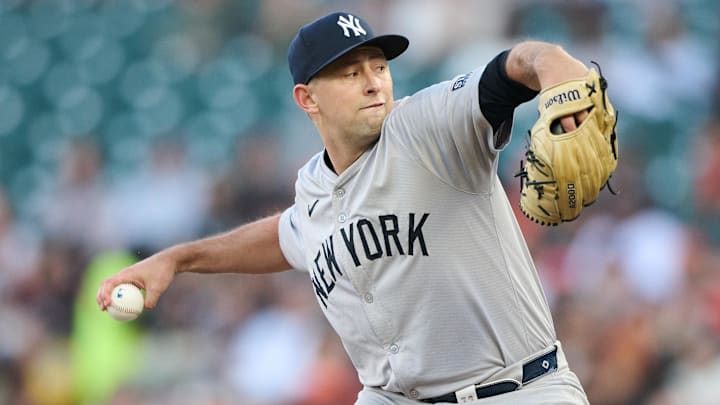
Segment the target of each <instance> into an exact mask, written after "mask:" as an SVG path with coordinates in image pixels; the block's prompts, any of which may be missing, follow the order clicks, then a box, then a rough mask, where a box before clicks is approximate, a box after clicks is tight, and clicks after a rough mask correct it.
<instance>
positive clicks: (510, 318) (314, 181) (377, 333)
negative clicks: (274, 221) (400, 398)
mask: <svg viewBox="0 0 720 405" xmlns="http://www.w3.org/2000/svg"><path fill="white" fill-rule="evenodd" d="M482 73H483V70H482V69H477V70H475V71H472V72H470V73H468V74H465V75H462V76H458V77H456V78H455V79H454V80H451V81H447V82H443V83H439V84H436V85H434V86H431V87H428V88H426V89H424V90H422V91H420V92H418V93H416V94H414V95H413V96H410V97H406V98H404V99H402V100H400V101H398V102H397V103H396V106H395V108H394V109H393V111H392V112H391V113H390V114H389V115H388V116H387V118H386V120H385V123H384V125H383V128H382V133H381V136H380V138H379V140H378V142H377V143H376V144H375V145H374V146H373V147H372V148H370V149H368V150H367V151H366V152H365V153H364V154H363V155H362V156H360V158H358V159H357V161H355V162H354V163H353V164H352V165H351V166H350V167H349V168H348V169H347V170H346V171H345V172H343V173H342V174H341V175H339V176H338V175H336V174H335V173H334V172H333V171H332V170H331V169H330V168H329V167H328V165H327V164H326V163H325V160H324V154H323V153H319V154H317V155H316V156H314V157H313V158H312V159H311V160H310V161H309V162H308V163H307V164H306V165H305V166H304V167H303V168H302V169H300V171H299V172H298V179H297V183H296V198H295V203H294V205H293V206H291V207H290V208H288V209H287V210H286V211H285V212H284V213H283V214H282V216H281V220H280V225H279V233H280V245H281V248H282V250H283V253H284V255H285V257H286V258H287V260H288V262H289V263H290V264H291V265H292V266H293V267H295V268H297V269H302V270H305V271H307V272H308V273H309V275H310V280H311V282H312V288H313V289H314V291H315V293H316V295H317V300H318V302H319V305H320V307H321V308H322V310H323V311H324V313H325V315H326V316H327V319H328V320H329V322H330V323H331V324H332V326H333V327H334V329H335V330H336V331H337V333H338V334H339V336H340V338H341V339H342V342H343V344H344V346H345V349H346V350H347V352H348V354H349V356H350V359H351V360H352V362H353V364H354V365H355V367H356V369H357V371H358V374H359V378H360V381H361V382H362V384H364V385H365V386H368V387H378V388H382V389H384V390H387V391H392V392H398V393H402V394H404V395H406V396H408V397H410V398H427V397H433V396H436V395H441V394H445V393H447V392H452V391H454V390H457V389H459V388H462V387H465V386H468V385H470V384H476V383H478V384H479V383H482V382H484V381H492V380H493V379H495V378H497V376H498V375H501V374H502V372H503V370H504V369H505V368H506V367H508V366H509V365H511V364H515V363H517V362H519V361H521V360H522V359H525V358H528V356H530V355H532V354H535V353H538V352H539V351H542V350H545V349H546V348H548V347H549V346H551V345H552V344H553V343H554V342H555V340H556V337H555V331H554V327H553V324H552V320H551V316H550V311H549V309H548V304H547V301H546V299H545V296H544V294H543V292H542V289H541V286H540V281H539V279H538V276H537V273H536V271H535V268H534V265H533V262H532V260H531V257H530V254H529V252H528V249H527V246H526V244H525V242H524V239H523V237H522V235H521V232H520V229H519V227H518V224H517V222H516V220H515V216H514V214H513V211H512V209H511V206H510V204H509V202H508V200H507V197H506V195H505V193H504V190H503V187H502V185H501V184H500V180H499V178H498V176H497V164H498V153H499V151H500V149H502V147H503V146H504V144H505V143H502V142H501V145H499V146H497V145H496V139H495V137H494V135H493V132H494V131H493V128H492V127H491V125H490V123H489V122H488V120H487V119H486V118H485V117H484V116H483V114H482V113H481V110H480V108H479V107H478V106H479V95H478V84H479V80H480V77H481V75H482ZM509 130H510V128H509V125H503V126H501V128H500V130H499V131H496V134H497V133H498V132H500V133H501V134H500V135H504V136H501V137H500V139H504V142H507V140H508V138H509Z"/></svg>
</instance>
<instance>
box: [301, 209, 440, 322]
mask: <svg viewBox="0 0 720 405" xmlns="http://www.w3.org/2000/svg"><path fill="white" fill-rule="evenodd" d="M400 215H405V216H406V217H407V222H406V223H407V224H408V225H407V227H402V226H401V225H400V224H401V222H402V221H399V218H398V217H399V214H385V215H379V216H378V217H377V218H362V219H358V220H357V221H354V222H350V223H349V224H347V225H346V226H344V227H342V228H340V229H339V230H338V232H336V233H334V234H332V235H330V236H329V237H327V238H326V239H325V240H324V241H323V242H322V243H321V244H320V247H319V248H318V250H317V253H316V254H315V258H314V259H313V265H312V269H311V271H312V274H311V275H310V278H311V280H312V283H313V287H314V289H315V294H316V295H317V297H318V300H319V301H320V303H321V304H322V305H323V306H324V307H325V308H327V307H328V303H329V301H330V296H331V293H332V291H333V290H334V289H335V284H336V282H337V280H338V277H341V276H344V273H345V272H346V271H352V268H350V269H348V268H347V266H348V265H349V266H350V267H359V266H360V265H364V264H366V263H368V262H373V261H375V260H380V259H385V258H389V257H392V256H393V255H399V256H404V255H408V256H415V255H422V256H429V255H430V252H429V251H428V247H427V244H426V243H425V235H424V234H423V226H424V225H425V223H426V221H427V220H428V218H429V217H430V213H427V212H425V213H414V212H410V213H407V214H400ZM336 249H343V250H344V251H345V253H347V254H348V255H349V257H350V258H351V260H350V261H349V262H348V263H343V264H342V265H341V264H340V263H339V261H338V259H337V255H336V254H335V251H336ZM343 267H345V268H343Z"/></svg>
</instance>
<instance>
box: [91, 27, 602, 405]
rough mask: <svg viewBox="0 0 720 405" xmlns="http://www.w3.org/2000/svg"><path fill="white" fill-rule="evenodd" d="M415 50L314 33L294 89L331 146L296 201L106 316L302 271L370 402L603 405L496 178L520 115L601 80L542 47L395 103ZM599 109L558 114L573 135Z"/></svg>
mask: <svg viewBox="0 0 720 405" xmlns="http://www.w3.org/2000/svg"><path fill="white" fill-rule="evenodd" d="M407 47H408V40H407V39H406V38H405V37H403V36H400V35H380V36H376V35H374V34H373V32H372V30H371V28H370V26H369V25H368V24H367V22H366V21H364V20H363V19H361V18H360V17H358V16H356V15H354V14H350V13H333V14H329V15H326V16H324V17H322V18H320V19H318V20H316V21H314V22H312V23H310V24H308V25H306V26H304V27H302V28H301V29H300V30H299V31H298V33H297V35H296V36H295V38H294V39H293V40H292V42H291V44H290V47H289V52H288V62H289V65H290V72H291V74H292V78H293V80H294V83H295V85H294V88H293V93H292V94H293V97H294V100H295V102H296V104H297V105H298V107H299V108H300V109H302V110H303V111H304V112H305V113H307V115H308V116H309V117H310V119H311V120H312V122H313V123H314V124H315V126H316V127H317V131H318V133H319V135H320V137H321V138H322V141H323V144H324V147H325V148H324V150H323V151H321V152H319V153H318V154H317V155H315V156H314V157H313V158H311V159H310V160H309V161H308V162H307V164H306V165H305V166H304V167H302V168H301V169H300V170H299V172H298V177H297V182H296V186H295V188H296V196H295V202H294V204H293V205H292V206H291V207H289V208H287V209H286V210H285V211H284V212H282V213H281V214H278V215H274V216H271V217H269V218H265V219H262V220H259V221H257V222H253V223H250V224H247V225H244V226H241V227H239V228H237V229H234V230H232V231H229V232H227V233H224V234H221V235H217V236H212V237H209V238H205V239H201V240H198V241H194V242H189V243H184V244H180V245H177V246H173V247H170V248H168V249H166V250H164V251H161V252H159V253H157V254H155V255H154V256H151V257H150V258H147V259H145V260H143V261H141V262H139V263H137V264H135V265H133V266H130V267H128V268H126V269H124V270H123V271H121V272H119V273H118V274H116V275H114V276H112V277H110V278H108V279H106V280H105V281H104V282H103V283H102V285H101V286H100V289H99V291H98V297H97V300H98V304H99V306H100V307H101V309H105V308H107V306H108V304H109V303H110V291H111V290H112V289H113V287H114V286H115V285H117V284H119V283H123V282H131V283H135V284H136V285H138V286H140V287H142V288H144V289H145V290H146V292H147V297H146V306H147V307H148V308H152V307H154V306H155V305H156V303H157V300H158V297H159V296H160V295H161V294H162V293H163V292H164V291H165V290H166V288H167V287H168V285H169V283H170V282H171V280H172V279H173V277H174V276H175V275H176V274H178V273H182V272H199V273H221V272H225V273H227V272H230V273H233V272H234V273H271V272H279V271H285V270H288V269H291V268H293V269H299V270H302V271H305V272H307V273H308V276H309V283H308V286H309V288H312V290H313V291H314V292H315V295H316V297H317V302H318V305H319V307H320V308H321V309H322V311H323V312H324V314H325V315H326V317H327V319H328V321H329V322H330V323H331V324H332V326H333V328H334V329H335V331H336V332H337V333H338V335H339V336H340V338H341V340H342V343H343V345H344V347H345V349H346V350H347V353H348V355H349V357H350V359H351V361H352V363H353V364H354V366H355V368H356V369H357V372H358V376H359V378H360V381H361V383H362V384H363V386H364V388H363V390H362V391H361V392H360V393H359V395H358V399H357V402H356V404H361V405H368V404H421V403H472V404H484V403H507V404H510V403H512V404H518V403H521V404H540V403H542V404H585V403H587V402H588V401H587V398H586V395H585V393H584V391H583V388H582V387H581V384H580V382H579V381H578V378H577V377H576V375H575V374H574V373H573V372H572V371H571V370H570V369H569V368H568V364H567V361H566V359H565V356H564V354H563V349H562V346H561V344H560V342H559V341H558V340H557V337H556V334H555V330H554V327H553V322H552V319H551V315H550V310H549V308H548V303H547V300H546V298H545V296H544V293H543V291H542V288H541V285H540V281H539V279H538V275H537V273H536V270H535V268H534V265H533V262H532V259H531V257H530V253H529V252H528V248H527V246H526V244H525V241H524V239H523V236H522V234H521V232H520V229H519V227H518V224H517V222H516V220H515V217H514V214H513V210H512V209H511V206H510V204H509V203H508V199H507V197H506V194H505V193H504V190H503V187H502V185H501V183H500V181H499V178H498V176H497V165H498V155H499V153H500V151H501V150H502V149H503V147H504V146H505V145H507V143H508V142H509V140H510V133H511V125H512V120H513V111H514V109H515V107H516V106H517V105H519V104H521V103H523V102H526V101H528V100H530V99H532V98H534V97H535V96H536V95H537V94H538V92H539V91H541V90H544V89H546V88H551V87H552V86H554V85H556V84H558V83H565V82H567V81H572V80H576V79H578V78H584V77H586V76H587V75H588V72H589V69H588V68H587V67H586V66H585V65H584V64H583V63H581V62H579V61H578V60H576V59H575V58H573V57H571V56H570V55H568V54H567V53H566V52H565V51H564V50H563V49H562V48H560V47H559V46H556V45H552V44H547V43H542V42H533V41H526V42H521V43H518V44H517V45H515V46H514V47H512V48H511V49H509V50H506V51H503V52H501V53H499V54H498V55H497V56H496V57H495V58H494V59H493V60H491V61H490V62H489V63H487V65H486V66H485V67H483V68H477V69H474V70H469V71H467V72H461V74H459V75H458V76H456V77H454V78H452V79H451V80H448V81H446V82H442V83H438V84H435V85H433V86H430V87H428V88H425V89H423V90H421V91H419V92H417V93H416V94H414V95H412V96H409V97H405V98H403V99H400V100H398V101H394V98H393V88H392V77H391V74H390V67H389V65H388V61H389V60H391V59H393V58H395V57H397V56H399V55H400V54H401V53H403V52H404V51H405V50H406V48H407ZM603 91H604V90H603ZM573 94H574V93H573ZM570 98H573V97H570ZM551 100H552V98H551ZM570 101H572V100H570V99H567V97H566V98H565V99H563V98H562V97H559V98H556V99H555V102H554V103H552V102H551V103H549V104H562V103H563V102H567V103H569V102H570ZM546 104H548V103H546ZM589 110H590V109H588V108H583V109H582V110H580V111H579V112H570V113H567V114H565V115H563V116H561V117H559V118H560V122H561V125H562V127H563V129H564V131H565V132H571V131H574V130H575V129H577V128H579V127H581V126H582V125H583V124H582V123H583V121H584V120H585V119H586V117H587V116H588V114H589V112H588V111H589ZM535 160H537V159H535ZM528 161H529V162H530V163H533V164H536V163H534V161H533V160H532V159H530V158H528ZM526 176H527V174H526ZM525 180H526V181H529V180H527V179H525ZM533 184H534V183H533ZM534 187H536V190H537V185H535V186H534ZM538 194H540V192H538Z"/></svg>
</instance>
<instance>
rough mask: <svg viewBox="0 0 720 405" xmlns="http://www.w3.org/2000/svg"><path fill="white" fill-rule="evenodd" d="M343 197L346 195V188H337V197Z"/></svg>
mask: <svg viewBox="0 0 720 405" xmlns="http://www.w3.org/2000/svg"><path fill="white" fill-rule="evenodd" d="M343 197H345V190H343V189H341V188H339V189H337V190H335V198H337V199H338V200H339V199H341V198H343Z"/></svg>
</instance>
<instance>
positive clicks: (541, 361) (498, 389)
mask: <svg viewBox="0 0 720 405" xmlns="http://www.w3.org/2000/svg"><path fill="white" fill-rule="evenodd" d="M557 367H558V364H557V346H556V347H555V349H553V351H551V352H550V353H547V354H543V355H542V356H540V357H537V358H535V359H533V360H530V361H529V362H527V363H525V364H524V365H523V376H522V383H523V385H525V384H527V383H529V382H530V381H532V380H534V379H536V378H538V377H542V376H543V375H545V374H547V373H549V372H551V371H555V370H557ZM518 388H520V385H518V383H517V382H515V381H508V380H505V381H499V382H496V383H495V384H490V385H482V386H477V387H476V388H475V394H476V395H477V397H478V398H488V397H493V396H495V395H500V394H506V393H508V392H512V391H515V390H516V389H518ZM420 402H425V403H429V404H434V403H437V402H450V403H454V404H456V403H457V402H458V399H457V396H456V395H455V393H454V392H451V393H449V394H445V395H440V396H437V397H433V398H425V399H421V400H420Z"/></svg>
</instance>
